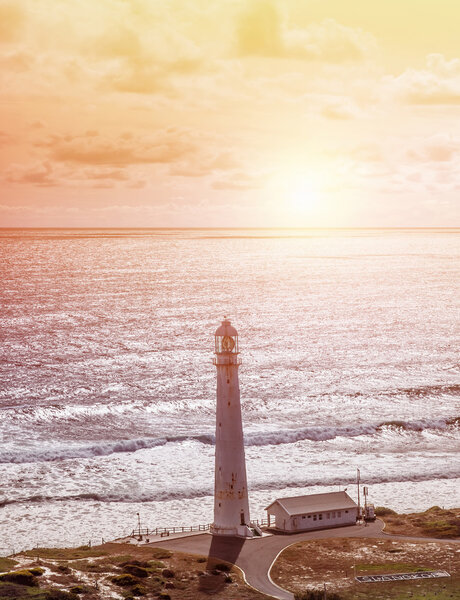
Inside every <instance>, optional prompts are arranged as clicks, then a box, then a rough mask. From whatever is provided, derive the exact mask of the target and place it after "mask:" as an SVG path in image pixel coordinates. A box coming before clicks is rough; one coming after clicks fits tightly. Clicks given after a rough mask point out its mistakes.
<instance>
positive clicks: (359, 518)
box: [356, 469, 361, 521]
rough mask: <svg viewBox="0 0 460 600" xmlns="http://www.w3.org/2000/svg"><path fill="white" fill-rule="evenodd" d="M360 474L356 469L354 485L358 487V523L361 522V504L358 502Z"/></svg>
mask: <svg viewBox="0 0 460 600" xmlns="http://www.w3.org/2000/svg"><path fill="white" fill-rule="evenodd" d="M360 478H361V473H360V471H359V469H356V483H357V485H358V521H360V520H361V504H360V502H359V484H360Z"/></svg>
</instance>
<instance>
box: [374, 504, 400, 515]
mask: <svg viewBox="0 0 460 600" xmlns="http://www.w3.org/2000/svg"><path fill="white" fill-rule="evenodd" d="M375 514H376V516H377V517H386V516H387V515H396V514H398V513H397V512H396V511H394V510H392V509H391V508H387V507H386V506H377V507H376V509H375Z"/></svg>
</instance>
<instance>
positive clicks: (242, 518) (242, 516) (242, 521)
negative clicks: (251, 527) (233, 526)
mask: <svg viewBox="0 0 460 600" xmlns="http://www.w3.org/2000/svg"><path fill="white" fill-rule="evenodd" d="M240 518H241V525H246V523H245V522H244V510H242V511H241V514H240Z"/></svg>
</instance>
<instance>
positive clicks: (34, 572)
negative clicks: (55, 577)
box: [27, 567, 45, 577]
mask: <svg viewBox="0 0 460 600" xmlns="http://www.w3.org/2000/svg"><path fill="white" fill-rule="evenodd" d="M27 570H28V571H30V572H31V573H32V575H35V577H41V576H42V575H43V573H44V572H45V569H42V568H41V567H29V568H28V569H27Z"/></svg>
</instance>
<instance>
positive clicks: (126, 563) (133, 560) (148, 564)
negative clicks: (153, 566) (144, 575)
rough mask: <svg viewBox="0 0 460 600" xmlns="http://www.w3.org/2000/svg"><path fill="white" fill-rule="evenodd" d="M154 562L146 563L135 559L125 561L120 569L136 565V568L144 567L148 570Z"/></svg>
mask: <svg viewBox="0 0 460 600" xmlns="http://www.w3.org/2000/svg"><path fill="white" fill-rule="evenodd" d="M151 562H152V561H149V562H147V561H145V560H135V559H131V560H125V561H124V562H122V563H120V567H126V565H135V566H136V567H144V569H148V567H150V563H151Z"/></svg>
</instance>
